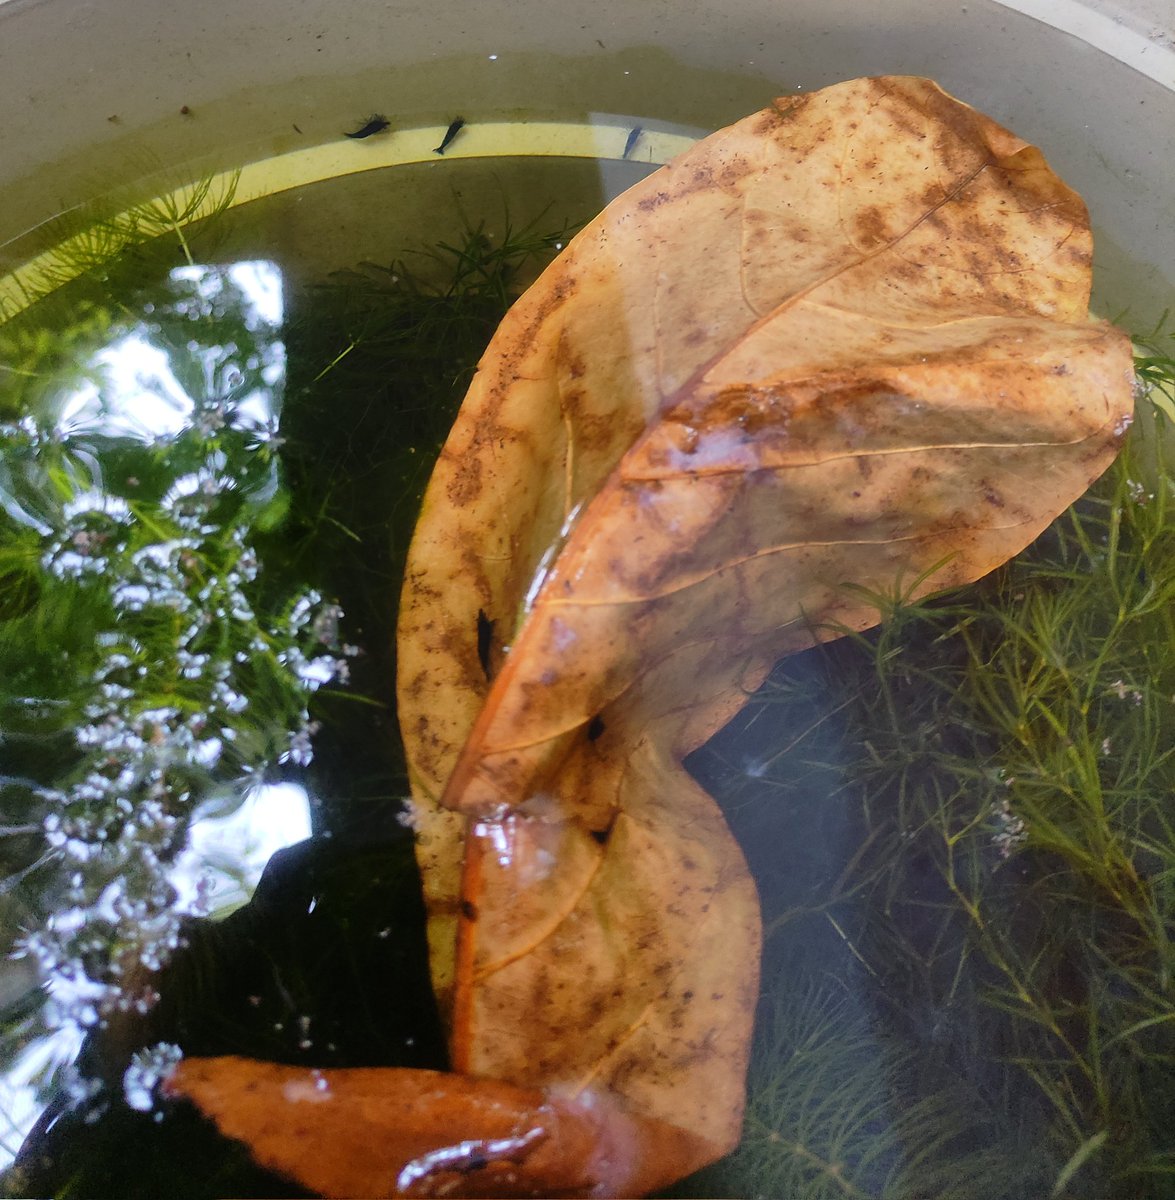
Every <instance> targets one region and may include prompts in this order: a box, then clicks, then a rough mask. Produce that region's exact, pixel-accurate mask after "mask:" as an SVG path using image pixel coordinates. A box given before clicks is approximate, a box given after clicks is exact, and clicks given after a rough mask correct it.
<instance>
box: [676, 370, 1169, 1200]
mask: <svg viewBox="0 0 1175 1200" xmlns="http://www.w3.org/2000/svg"><path fill="white" fill-rule="evenodd" d="M1139 362H1140V374H1141V372H1142V371H1143V370H1145V372H1146V374H1145V376H1143V380H1144V382H1145V384H1146V385H1147V389H1148V391H1147V394H1149V395H1150V396H1151V397H1152V398H1154V397H1155V395H1156V394H1158V395H1159V396H1160V397H1161V396H1166V395H1169V394H1170V389H1171V386H1172V383H1173V382H1175V364H1173V363H1172V360H1171V358H1170V357H1163V356H1162V355H1160V354H1157V353H1145V354H1143V355H1142V356H1140V359H1139ZM1141 393H1143V389H1142V388H1140V394H1141ZM1139 416H1140V420H1139V429H1138V430H1136V431H1135V434H1134V435H1133V436H1132V439H1131V441H1130V443H1129V445H1128V446H1127V449H1126V450H1125V451H1124V453H1123V454H1122V456H1121V457H1120V459H1119V461H1118V462H1117V463H1116V464H1115V465H1114V467H1113V468H1112V469H1111V470H1110V472H1109V473H1108V474H1107V475H1106V477H1105V478H1104V479H1103V480H1101V481H1100V482H1099V483H1098V484H1097V485H1096V486H1095V487H1094V489H1093V490H1092V491H1091V493H1090V494H1089V495H1088V496H1087V497H1085V498H1084V499H1083V500H1082V501H1080V502H1079V503H1078V504H1076V505H1075V506H1074V507H1073V508H1072V509H1071V510H1069V512H1067V513H1066V514H1064V515H1063V516H1062V517H1061V518H1060V519H1059V520H1058V521H1057V522H1056V523H1055V524H1054V525H1053V526H1052V527H1051V528H1050V530H1048V531H1047V532H1046V534H1045V535H1043V536H1042V537H1041V539H1039V540H1038V542H1037V543H1036V544H1035V545H1034V546H1033V547H1031V548H1030V549H1029V550H1028V551H1026V552H1025V553H1024V554H1023V555H1021V556H1020V557H1019V558H1017V559H1016V560H1014V561H1013V562H1011V563H1009V564H1008V565H1006V566H1005V567H1004V568H1001V570H999V571H998V572H996V573H995V574H994V575H992V576H990V577H989V578H988V579H986V580H984V581H983V582H981V583H980V584H978V585H975V586H973V587H971V588H968V589H965V590H963V591H959V592H954V593H950V594H947V595H943V596H939V597H936V598H934V599H930V600H922V601H918V602H914V603H911V602H909V600H908V598H907V597H906V596H903V595H893V596H875V597H874V598H873V599H874V602H875V603H876V604H877V607H878V609H879V612H880V613H881V615H882V617H883V618H884V620H883V624H882V625H881V626H880V627H879V628H878V629H877V630H875V631H873V632H871V633H868V634H854V633H849V634H848V635H847V636H846V637H844V638H843V639H841V640H840V641H838V642H835V643H830V644H828V645H826V646H824V647H822V648H820V649H817V650H814V651H812V652H810V653H809V654H806V655H801V656H797V658H796V659H794V660H789V661H788V662H785V663H784V664H782V665H781V667H780V668H779V670H778V671H777V672H776V674H775V677H774V678H773V680H772V681H771V682H770V683H769V685H768V686H767V687H766V688H765V689H764V691H763V693H762V694H761V696H760V697H759V698H758V700H757V702H756V704H755V705H753V706H752V708H751V710H750V711H749V712H748V713H747V714H746V715H745V717H744V718H742V719H741V723H740V724H738V725H736V727H734V728H732V729H730V730H727V731H726V732H724V733H723V734H722V735H719V737H718V738H716V739H715V741H714V742H713V743H711V745H710V746H709V747H707V748H706V749H705V750H704V751H702V752H701V753H700V754H699V755H697V756H696V757H695V760H694V763H693V764H692V766H693V768H694V769H695V770H697V771H698V772H699V774H700V775H701V776H702V777H704V778H706V779H707V780H711V781H713V780H719V781H721V782H720V784H719V786H720V787H721V789H722V792H723V794H724V803H725V805H726V807H727V811H728V813H729V815H730V818H731V820H732V823H733V824H734V826H735V828H736V830H738V831H739V832H740V836H742V838H743V841H744V845H746V846H747V848H748V852H749V854H750V857H751V858H752V862H753V865H754V866H755V870H756V876H757V878H758V879H759V880H760V886H761V890H762V892H763V899H764V908H765V918H766V925H767V929H768V931H769V935H770V936H769V940H768V944H767V950H766V961H767V962H768V963H769V964H772V963H780V962H782V963H785V964H786V963H788V962H791V963H793V964H794V963H795V962H796V961H797V959H800V960H802V961H803V962H805V963H808V964H809V965H810V964H811V963H812V962H813V961H814V962H815V963H816V964H817V966H818V970H819V971H820V972H821V973H824V974H827V975H833V976H836V977H838V978H840V979H842V980H845V979H849V978H851V979H853V980H854V981H855V985H854V986H855V988H856V991H855V994H856V995H857V996H858V997H859V998H860V999H861V1002H862V1003H864V1004H865V1005H867V1006H868V1008H869V1010H870V1011H871V1013H872V1021H873V1028H874V1029H875V1030H881V1031H884V1038H885V1040H886V1043H887V1044H888V1045H889V1046H890V1047H891V1049H892V1048H894V1047H903V1048H904V1052H903V1053H904V1054H905V1055H906V1056H907V1057H904V1058H903V1056H902V1053H899V1054H898V1055H897V1058H896V1059H895V1060H894V1061H895V1062H896V1064H897V1065H896V1067H895V1072H896V1077H897V1078H896V1081H895V1084H894V1087H895V1089H896V1093H897V1094H898V1095H900V1096H902V1097H904V1103H903V1106H902V1108H901V1111H902V1112H903V1113H906V1114H914V1113H917V1112H919V1111H924V1110H921V1109H920V1107H919V1106H920V1105H921V1104H922V1103H923V1102H924V1101H927V1100H928V1099H929V1098H931V1097H936V1096H937V1097H947V1098H950V1097H953V1098H954V1103H953V1105H950V1104H945V1102H943V1103H940V1104H939V1109H940V1110H941V1111H944V1112H946V1111H953V1112H958V1111H959V1109H958V1102H959V1101H960V1100H964V1101H965V1111H966V1112H967V1113H968V1114H970V1123H971V1133H970V1134H965V1133H964V1135H963V1141H962V1144H963V1145H964V1146H965V1145H966V1144H967V1142H968V1140H970V1142H971V1143H972V1144H975V1143H976V1140H977V1139H979V1144H983V1142H984V1141H986V1143H987V1144H992V1145H1001V1146H1005V1147H1009V1148H1011V1149H1012V1150H1014V1151H1015V1153H1014V1155H1013V1164H1012V1165H1013V1170H1012V1171H1011V1173H1009V1172H1008V1171H1007V1170H1003V1169H1001V1170H998V1171H996V1173H995V1174H994V1175H991V1176H989V1177H987V1178H986V1179H984V1177H983V1176H982V1174H980V1175H979V1176H977V1177H975V1178H974V1179H972V1180H971V1182H970V1184H967V1185H966V1186H965V1185H964V1181H963V1179H962V1177H957V1178H956V1179H955V1181H954V1182H953V1183H952V1184H951V1185H950V1187H949V1188H948V1187H947V1186H946V1184H945V1183H942V1184H939V1185H936V1186H934V1187H930V1188H927V1187H926V1186H923V1185H916V1184H915V1183H913V1182H911V1181H910V1180H907V1181H906V1182H902V1180H901V1179H900V1178H896V1177H895V1178H894V1179H891V1180H889V1181H887V1182H885V1183H884V1185H882V1184H877V1185H876V1186H875V1187H873V1189H872V1190H870V1188H869V1187H865V1188H864V1189H863V1190H864V1191H865V1193H866V1194H876V1195H893V1196H906V1195H926V1194H934V1195H938V1194H956V1195H974V1196H997V1195H1007V1196H1021V1195H1045V1194H1050V1193H1051V1194H1053V1195H1057V1196H1062V1195H1063V1196H1072V1197H1077V1196H1097V1197H1107V1196H1131V1197H1134V1196H1142V1195H1162V1194H1167V1193H1168V1192H1169V1191H1170V1189H1171V1185H1172V1183H1173V1182H1175V1180H1173V1172H1175V1154H1173V1152H1175V1141H1173V1139H1172V1135H1171V1132H1170V1131H1171V1130H1172V1129H1173V1128H1175V1094H1173V1092H1172V1089H1171V1086H1170V1078H1171V1070H1172V1067H1173V1066H1175V999H1173V995H1172V979H1171V975H1172V966H1173V965H1175V962H1173V957H1172V949H1171V942H1172V936H1173V935H1175V892H1173V890H1172V880H1173V879H1175V812H1173V810H1172V797H1173V796H1175V737H1173V734H1175V616H1173V614H1175V507H1173V505H1175V478H1173V476H1172V473H1171V472H1170V470H1169V469H1168V467H1167V461H1168V460H1167V455H1168V454H1169V453H1170V449H1169V447H1170V441H1171V438H1170V426H1169V425H1168V423H1167V418H1166V417H1165V415H1164V407H1163V405H1162V404H1161V403H1157V404H1156V405H1155V406H1154V410H1151V408H1150V406H1149V405H1147V403H1146V402H1145V399H1144V400H1142V402H1141V408H1140V414H1139ZM752 744H753V745H756V746H758V747H761V746H762V745H764V744H766V745H768V746H776V747H778V749H777V750H774V751H772V752H771V753H769V754H768V755H763V754H762V752H761V750H758V749H756V751H755V753H754V754H753V755H752V754H750V753H749V752H748V750H747V749H746V747H748V746H750V745H752ZM773 821H774V829H775V830H776V836H775V838H774V840H773V841H772V840H771V834H770V830H771V828H772V822H773ZM783 829H787V830H788V831H789V835H790V836H789V838H788V841H787V843H782V842H781V841H780V838H779V833H778V831H780V830H783ZM765 847H769V848H765ZM799 1000H802V992H801V993H800V995H799V996H797V995H796V994H795V992H794V991H793V989H792V988H791V987H790V986H785V989H784V990H783V992H782V993H773V994H772V1001H771V1002H772V1004H773V1005H778V1004H785V1005H786V1004H790V1003H792V1002H795V1001H799ZM845 1030H846V1035H847V1034H848V1033H851V1030H852V1023H851V1022H849V1023H848V1024H847V1025H846V1026H845ZM828 1044H829V1046H830V1047H832V1046H837V1045H838V1043H837V1039H836V1038H835V1037H831V1038H830V1039H829V1043H828ZM764 1054H765V1056H767V1061H770V1058H769V1056H770V1051H766V1050H765V1051H764ZM835 1063H836V1057H835V1054H833V1053H832V1051H831V1049H830V1050H829V1054H828V1057H827V1061H826V1063H825V1064H824V1066H825V1067H826V1068H827V1070H828V1072H829V1075H828V1078H827V1080H826V1081H825V1082H824V1083H823V1084H817V1085H814V1092H815V1093H816V1094H819V1095H824V1094H826V1093H828V1094H831V1093H833V1092H834V1091H835V1084H836V1078H837V1077H836V1067H835ZM819 1067H820V1063H819V1062H817V1063H816V1064H815V1065H814V1066H813V1070H814V1071H816V1072H817V1073H819V1072H818V1070H817V1068H819ZM785 1084H786V1081H780V1080H775V1081H774V1082H773V1083H772V1085H771V1087H772V1088H773V1089H778V1088H779V1087H780V1086H785ZM756 1103H757V1100H756V1084H755V1083H754V1082H753V1083H752V1086H751V1111H752V1112H754V1111H755V1105H756ZM850 1111H851V1108H850V1109H846V1114H847V1113H848V1112H850ZM800 1128H801V1126H800V1125H797V1124H796V1123H795V1121H793V1123H792V1124H791V1125H790V1126H789V1129H790V1130H791V1132H790V1133H785V1134H784V1135H783V1140H784V1141H788V1140H789V1139H790V1140H791V1141H792V1142H794V1143H795V1144H796V1145H804V1146H807V1145H808V1142H807V1141H805V1140H804V1139H802V1138H800V1137H799V1135H798V1133H797V1132H796V1130H798V1129H800ZM983 1130H986V1131H987V1132H986V1134H983V1135H982V1137H980V1134H981V1133H982V1131H983ZM858 1133H859V1134H860V1136H861V1137H863V1138H865V1139H866V1140H868V1139H869V1138H870V1137H877V1136H880V1137H882V1140H884V1137H886V1136H889V1134H888V1132H884V1131H883V1133H882V1134H873V1133H870V1131H869V1130H868V1129H867V1128H865V1129H863V1130H858ZM752 1134H753V1127H752V1126H751V1125H748V1135H749V1136H748V1142H747V1143H746V1144H745V1145H744V1147H743V1149H742V1151H740V1154H741V1155H746V1154H748V1153H752V1154H753V1148H754V1145H755V1144H756V1143H755V1142H754V1139H753V1137H752V1136H751V1135H752ZM899 1141H900V1142H901V1147H902V1153H903V1154H905V1155H909V1154H911V1153H913V1154H915V1155H917V1153H918V1146H919V1145H933V1144H937V1145H938V1147H939V1150H944V1149H945V1150H951V1143H949V1142H944V1141H942V1133H941V1131H939V1132H936V1131H935V1128H934V1122H933V1121H931V1122H930V1123H929V1124H926V1125H924V1126H923V1127H922V1128H920V1129H918V1128H914V1127H912V1126H910V1127H907V1129H906V1130H904V1131H903V1132H902V1133H901V1135H900V1137H899ZM956 1144H957V1143H956ZM761 1149H762V1147H761V1146H760V1150H761ZM854 1153H855V1154H858V1155H859V1154H860V1153H862V1149H861V1145H860V1144H859V1143H857V1144H855V1147H854V1148H850V1149H849V1150H847V1151H846V1150H843V1149H842V1150H840V1151H839V1153H838V1154H837V1155H834V1156H833V1158H834V1159H835V1160H836V1161H838V1162H841V1163H848V1162H852V1161H854V1159H853V1154H854ZM951 1153H957V1150H951ZM938 1157H939V1152H938V1151H935V1152H934V1153H933V1154H932V1155H931V1158H932V1159H934V1158H938ZM761 1159H762V1155H761V1154H760V1155H759V1157H758V1158H757V1159H756V1160H755V1161H756V1164H757V1165H756V1166H755V1171H756V1172H758V1171H760V1170H763V1171H768V1170H769V1167H768V1166H767V1164H766V1163H765V1162H764V1161H760V1160H761ZM989 1165H993V1166H999V1165H1000V1164H991V1163H989ZM1006 1165H1007V1164H1006V1162H1005V1163H1004V1164H1003V1166H1006ZM792 1166H793V1167H794V1166H795V1164H794V1163H793V1164H792ZM753 1174H754V1173H753ZM754 1177H755V1178H761V1176H760V1175H755V1176H754ZM840 1182H841V1181H840V1179H839V1178H838V1179H830V1178H829V1177H825V1178H824V1182H823V1183H821V1184H820V1185H819V1186H818V1187H817V1190H816V1194H820V1195H838V1194H854V1193H853V1192H851V1191H849V1190H847V1189H845V1188H840V1190H838V1188H839V1187H840ZM853 1184H854V1186H855V1187H861V1186H862V1185H861V1184H860V1183H859V1182H858V1181H856V1180H854V1181H853ZM834 1185H835V1186H834ZM813 1186H816V1185H815V1184H813ZM756 1187H757V1188H758V1193H757V1194H766V1195H780V1194H792V1192H791V1191H790V1190H789V1188H790V1187H791V1184H790V1183H783V1184H778V1185H773V1184H767V1183H759V1184H757V1185H756ZM781 1189H782V1190H781ZM952 1189H953V1190H952Z"/></svg>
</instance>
